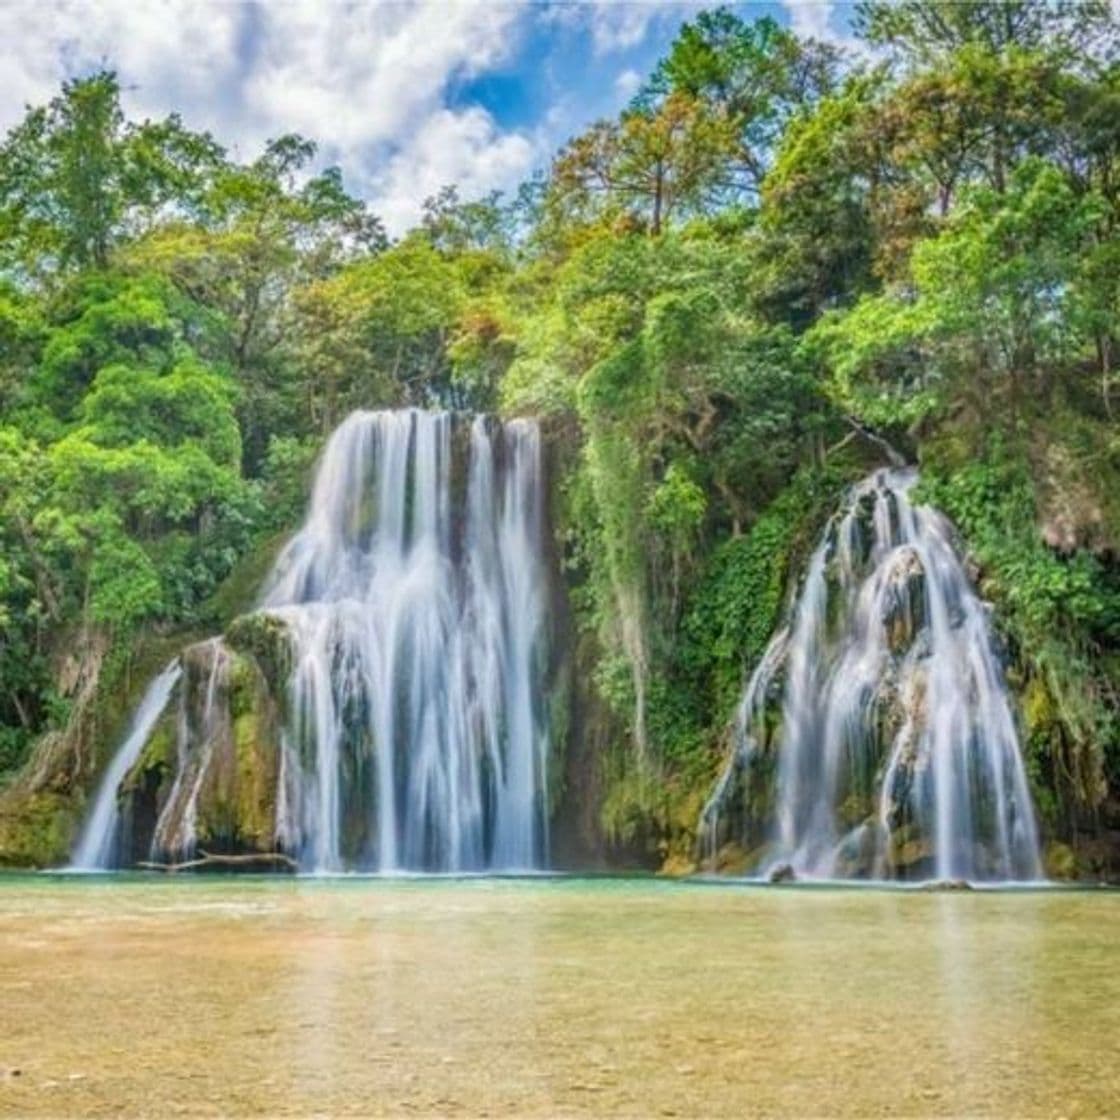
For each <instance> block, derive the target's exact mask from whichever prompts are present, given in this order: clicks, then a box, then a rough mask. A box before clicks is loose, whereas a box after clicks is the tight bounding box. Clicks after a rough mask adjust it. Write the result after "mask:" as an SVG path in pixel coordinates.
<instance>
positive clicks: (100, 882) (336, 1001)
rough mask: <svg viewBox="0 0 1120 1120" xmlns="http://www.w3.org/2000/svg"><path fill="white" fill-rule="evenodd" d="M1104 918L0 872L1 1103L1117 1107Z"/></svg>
mask: <svg viewBox="0 0 1120 1120" xmlns="http://www.w3.org/2000/svg"><path fill="white" fill-rule="evenodd" d="M1118 929H1120V894H1116V893H1112V892H1107V891H1059V890H1016V891H1005V892H946V893H930V892H920V891H913V890H910V891H902V890H889V889H883V890H875V889H870V890H869V889H854V888H846V889H828V888H808V887H801V886H796V887H788V888H766V887H757V886H744V885H740V884H727V883H719V884H712V883H702V882H684V883H678V882H671V881H666V880H659V879H649V878H646V879H619V878H600V879H572V878H546V877H541V878H533V879H512V880H511V879H435V880H431V879H412V880H376V879H366V878H359V877H354V878H343V879H322V880H316V879H290V878H288V879H284V878H264V877H261V878H257V877H246V876H228V877H203V876H199V877H194V878H190V877H179V878H160V877H143V876H85V877H74V876H9V877H0V1111H2V1112H4V1113H5V1114H9V1115H56V1116H57V1115H67V1116H72V1115H101V1114H117V1113H121V1112H123V1113H132V1114H137V1113H143V1114H149V1115H152V1114H154V1115H160V1116H167V1115H230V1114H233V1115H241V1116H248V1115H253V1116H276V1115H315V1114H317V1115H324V1114H326V1115H344V1114H349V1115H370V1114H382V1115H384V1114H389V1115H399V1114H403V1113H409V1114H416V1113H419V1114H427V1115H479V1114H483V1113H485V1114H488V1115H514V1114H517V1115H524V1114H535V1115H557V1114H562V1115H603V1114H616V1115H617V1114H625V1115H642V1116H646V1115H698V1114H703V1115H726V1116H732V1115H733V1116H743V1115H786V1116H805V1115H845V1116H867V1115H875V1116H899V1115H910V1116H918V1115H922V1116H925V1115H964V1114H968V1115H987V1116H1008V1115H1016V1116H1050V1115H1059V1114H1060V1115H1067V1116H1077V1115H1085V1116H1090V1115H1109V1114H1115V1111H1116V1107H1117V1106H1116V1102H1117V1101H1120V1063H1117V1061H1116V1047H1117V1040H1118V1039H1120V938H1118V937H1117V934H1116V931H1117V930H1118ZM16 1071H18V1072H16Z"/></svg>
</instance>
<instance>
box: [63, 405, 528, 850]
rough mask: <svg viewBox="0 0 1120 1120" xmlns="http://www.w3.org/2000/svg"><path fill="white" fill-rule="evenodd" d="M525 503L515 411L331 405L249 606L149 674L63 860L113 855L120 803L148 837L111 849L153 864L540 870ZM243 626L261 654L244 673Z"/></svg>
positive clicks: (523, 426) (521, 435)
mask: <svg viewBox="0 0 1120 1120" xmlns="http://www.w3.org/2000/svg"><path fill="white" fill-rule="evenodd" d="M544 501H545V498H544V486H543V475H542V456H541V442H540V436H539V433H538V430H537V427H536V425H535V424H533V423H532V422H530V421H526V420H513V421H510V422H507V423H500V422H499V421H497V420H494V419H492V418H487V417H477V418H474V419H473V420H472V419H461V418H459V417H456V416H453V415H452V414H450V413H446V412H439V413H437V412H423V411H420V410H415V409H413V410H407V411H399V412H358V413H355V414H353V415H352V416H350V417H349V418H348V419H347V420H346V421H345V422H344V423H343V424H342V425H341V426H340V427H339V428H338V429H337V430H336V431H335V432H334V434H333V435H332V436H331V438H330V440H329V441H328V443H327V445H326V447H325V449H324V451H323V454H322V457H321V459H320V462H319V466H318V470H317V473H316V477H315V480H314V486H313V490H312V497H311V502H310V507H309V511H308V514H307V518H306V521H305V523H304V525H303V527H302V529H301V530H300V531H299V532H298V533H297V534H296V535H295V536H294V537H293V538H292V540H291V541H290V542H289V544H288V545H287V547H286V548H285V549H284V550H283V552H282V553H281V555H280V557H279V559H278V560H277V562H276V564H275V567H274V569H273V571H272V573H271V575H270V576H269V578H268V579H267V581H266V583H265V585H264V588H263V591H262V593H261V597H260V601H259V608H258V611H257V612H255V613H254V614H252V615H249V616H243V617H242V618H241V619H238V620H235V621H234V623H232V624H231V626H230V628H229V629H228V630H227V632H226V634H225V635H223V636H220V637H215V638H212V639H210V640H208V641H206V642H200V643H196V644H195V645H192V646H189V647H188V648H187V649H185V650H184V651H183V653H182V655H181V657H180V659H179V660H177V661H176V662H175V663H173V664H172V665H171V666H169V667H168V668H167V669H166V670H165V671H164V672H163V673H162V674H161V675H160V676H159V677H158V678H157V679H156V680H155V681H153V682H152V685H151V686H150V687H149V689H148V692H147V694H146V696H145V698H144V700H143V702H142V704H141V705H140V708H139V710H138V712H137V713H136V715H135V717H134V720H133V724H132V727H131V729H130V731H129V734H128V736H127V738H126V740H125V741H124V743H123V744H122V745H121V746H120V748H119V749H118V751H117V753H116V755H115V756H114V758H113V759H112V761H111V763H110V766H109V768H108V770H107V771H106V774H105V776H104V778H103V780H102V783H101V787H100V790H99V793H98V796H97V799H96V801H95V804H94V808H93V811H92V813H91V814H90V817H89V819H88V822H87V824H86V827H85V830H84V832H83V837H82V840H81V842H80V844H79V846H78V848H77V850H76V853H75V857H74V864H75V866H80V867H89V868H93V867H101V868H104V867H111V866H115V865H116V863H117V862H119V860H118V856H117V854H116V848H117V847H118V844H117V840H118V833H119V832H120V821H121V813H120V810H119V808H118V806H119V805H120V804H121V803H123V802H124V801H125V800H128V802H129V804H130V805H140V806H141V808H140V809H139V810H138V812H137V814H136V815H137V816H138V817H139V818H142V819H143V820H144V821H145V822H146V829H147V831H146V832H144V831H143V830H141V831H140V832H138V833H137V834H136V835H135V836H130V844H131V848H130V850H131V851H132V852H133V853H134V854H139V855H141V856H142V855H143V854H144V853H145V851H150V858H151V859H153V860H176V861H178V860H184V859H188V858H190V857H192V856H194V855H196V854H197V853H198V851H199V849H200V847H201V846H203V845H204V844H205V845H209V846H210V847H214V846H215V844H216V850H217V851H219V852H221V851H228V850H233V851H239V850H248V851H251V852H253V851H255V852H258V853H260V852H263V853H268V852H270V851H271V852H273V853H275V852H282V853H287V854H289V855H291V856H293V857H294V858H295V859H296V860H297V861H298V865H299V866H300V868H301V869H307V870H316V871H339V870H350V869H355V870H371V871H382V872H393V871H405V870H417V871H461V870H509V871H520V870H528V869H536V868H541V867H544V866H545V865H546V863H547V859H548V781H547V775H548V754H549V740H548V735H547V729H546V703H545V695H544V693H545V689H546V685H547V675H548V672H549V657H548V644H547V633H546V618H547V607H548V603H547V598H548V579H547V574H546V563H545V546H546V542H545V526H544V509H543V507H544ZM242 632H247V633H250V634H252V635H259V634H261V633H267V634H268V635H269V636H270V639H275V644H276V647H277V648H282V652H281V653H277V655H276V656H275V657H274V658H273V659H272V660H271V661H267V663H262V662H261V660H260V659H259V657H257V656H256V654H259V650H256V651H254V650H248V652H247V650H246V647H245V646H244V645H243V644H239V640H238V635H239V633H242ZM173 692H175V693H177V696H178V703H177V706H176V708H175V710H174V711H173V712H169V713H168V714H167V716H166V718H165V719H163V718H162V717H163V716H164V711H165V709H166V708H167V707H168V704H169V701H170V699H171V697H172V693H173ZM250 694H251V697H252V699H250V700H248V701H247V700H246V696H247V695H250ZM157 727H159V728H161V729H162V730H161V731H160V732H159V734H160V736H162V738H161V739H160V741H159V743H158V744H156V747H155V748H153V753H152V756H151V758H148V757H147V756H146V755H145V754H144V750H145V744H146V743H148V742H149V740H151V741H152V742H153V743H155V742H156V729H157ZM171 744H174V748H173V749H172V747H171ZM145 845H147V847H145ZM119 859H120V860H123V859H124V856H123V853H122V855H121V856H120V857H119Z"/></svg>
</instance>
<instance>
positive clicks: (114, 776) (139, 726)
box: [70, 658, 183, 871]
mask: <svg viewBox="0 0 1120 1120" xmlns="http://www.w3.org/2000/svg"><path fill="white" fill-rule="evenodd" d="M182 675H183V670H182V666H181V665H180V664H179V660H178V658H176V659H175V660H174V661H172V662H171V663H170V664H169V665H168V666H167V667H166V668H165V669H164V670H163V672H162V673H160V674H159V676H157V677H155V678H154V679H153V680H152V682H151V684H149V685H148V688H147V690H146V691H145V693H144V696H143V699H142V700H141V701H140V705H139V707H137V709H136V711H135V712H134V713H133V716H132V721H131V722H130V724H129V728H128V734H127V735H125V738H124V742H122V743H121V745H120V747H119V748H118V749H117V753H116V754H115V755H113V760H112V761H111V762H110V763H109V768H108V769H107V770H106V771H105V775H104V777H103V778H102V779H101V785H100V786H99V787H98V790H97V796H96V797H95V798H94V801H93V808H92V809H91V810H90V812H89V816H88V817H87V818H86V824H85V827H84V828H83V829H82V834H81V837H80V839H79V841H78V845H77V847H76V848H75V850H74V856H73V861H72V863H71V865H70V866H71V868H72V869H73V870H75V871H106V870H108V869H109V868H111V867H113V866H115V855H116V853H115V848H116V844H117V828H118V825H119V823H120V808H119V806H118V804H117V791H118V790H119V788H120V784H121V782H122V781H124V777H125V775H126V774H127V773H128V772H129V770H131V769H132V767H133V766H134V765H135V764H136V761H137V759H138V758H139V757H140V752H141V751H143V749H144V745H145V744H146V743H147V741H148V738H149V736H150V735H151V734H152V731H153V729H154V728H155V725H156V724H157V723H158V722H159V718H160V716H162V715H163V712H164V709H165V708H166V707H167V704H168V701H169V700H170V699H171V693H172V692H173V691H174V690H175V685H176V684H177V683H178V681H179V678H180V677H181V676H182Z"/></svg>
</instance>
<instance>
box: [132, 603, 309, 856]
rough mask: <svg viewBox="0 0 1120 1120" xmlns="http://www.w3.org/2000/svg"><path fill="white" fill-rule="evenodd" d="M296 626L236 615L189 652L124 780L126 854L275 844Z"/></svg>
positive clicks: (264, 848) (231, 849) (177, 853)
mask: <svg viewBox="0 0 1120 1120" xmlns="http://www.w3.org/2000/svg"><path fill="white" fill-rule="evenodd" d="M289 658H290V653H289V644H288V641H287V633H286V627H285V626H284V624H283V622H282V621H280V620H277V619H274V618H271V617H269V616H267V615H261V614H256V615H247V616H244V617H242V618H239V619H237V620H235V621H234V623H233V624H232V625H231V627H230V633H229V634H228V635H227V637H226V638H224V639H221V638H219V639H212V640H210V641H207V642H200V643H197V644H196V645H192V646H189V647H187V648H186V649H185V650H183V652H182V653H181V655H180V661H181V663H182V666H183V676H182V679H181V681H180V683H179V686H178V694H177V697H176V699H175V702H174V703H173V704H172V706H171V707H170V709H169V710H168V712H167V713H166V714H165V715H164V717H163V719H162V720H161V721H160V723H159V725H157V727H156V729H155V731H154V732H153V734H152V736H151V738H150V740H149V742H148V744H147V746H146V747H145V750H144V752H143V753H142V755H141V757H140V759H139V761H138V762H137V764H136V766H135V767H133V769H132V771H131V772H130V773H129V774H128V776H127V777H126V778H125V781H124V782H123V783H122V799H123V809H124V812H123V816H124V820H125V830H126V836H125V837H124V840H125V844H124V845H123V848H122V850H123V851H124V852H126V853H127V856H126V857H125V859H124V860H123V861H122V862H125V863H126V864H128V863H135V862H137V861H140V860H143V859H147V858H154V859H157V860H167V861H175V860H180V859H185V858H189V857H190V856H191V855H193V854H194V853H195V852H196V851H197V850H198V849H199V848H205V849H207V850H208V851H214V852H222V853H227V852H228V853H243V852H269V851H272V850H274V848H275V820H276V803H277V794H278V788H279V781H280V751H281V735H282V725H283V718H282V709H283V697H284V694H285V685H286V677H285V676H284V675H283V674H284V673H285V672H287V671H289V670H288V669H287V664H288V661H289Z"/></svg>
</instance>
